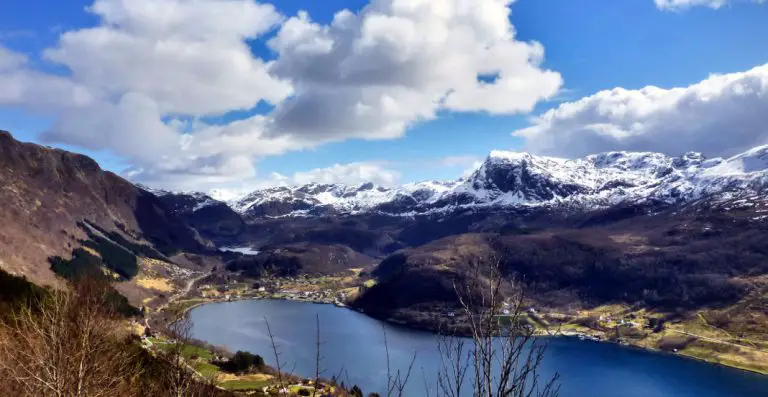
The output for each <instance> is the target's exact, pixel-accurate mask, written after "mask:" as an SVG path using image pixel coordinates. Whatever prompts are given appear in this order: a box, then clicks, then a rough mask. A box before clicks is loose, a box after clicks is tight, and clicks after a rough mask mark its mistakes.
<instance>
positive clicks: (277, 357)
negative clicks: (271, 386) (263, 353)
mask: <svg viewBox="0 0 768 397" xmlns="http://www.w3.org/2000/svg"><path fill="white" fill-rule="evenodd" d="M264 323H265V324H266V325H267V334H268V335H269V341H270V343H271V344H272V353H273V354H274V355H275V365H276V366H277V387H278V388H279V389H278V392H277V393H278V395H283V394H284V393H283V392H284V390H285V382H284V380H283V365H282V363H281V362H280V357H282V356H283V354H282V353H281V352H280V349H279V348H278V346H277V342H275V336H274V335H273V334H272V328H271V327H270V326H269V320H267V318H266V317H264Z"/></svg>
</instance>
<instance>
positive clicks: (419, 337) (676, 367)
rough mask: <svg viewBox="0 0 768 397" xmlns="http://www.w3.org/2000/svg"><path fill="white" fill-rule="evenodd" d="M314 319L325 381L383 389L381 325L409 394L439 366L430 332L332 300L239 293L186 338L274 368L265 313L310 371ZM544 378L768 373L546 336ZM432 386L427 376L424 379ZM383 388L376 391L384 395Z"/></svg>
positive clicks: (679, 382) (719, 377) (609, 388)
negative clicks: (405, 374)
mask: <svg viewBox="0 0 768 397" xmlns="http://www.w3.org/2000/svg"><path fill="white" fill-rule="evenodd" d="M317 315H319V316H320V330H321V340H322V342H323V345H322V355H323V356H324V361H323V364H322V368H324V369H325V373H324V375H325V376H326V377H328V378H330V377H331V376H332V375H333V374H335V373H338V372H339V371H340V370H341V369H342V368H343V369H346V376H345V377H343V378H342V379H344V380H346V379H347V378H348V379H349V383H350V384H357V385H359V386H360V387H361V388H362V390H363V391H364V392H365V393H366V394H367V393H370V392H374V391H376V392H379V393H381V392H383V391H384V390H385V389H386V373H387V372H386V351H385V348H384V345H383V341H384V336H383V335H384V332H383V329H386V335H387V340H388V342H389V351H390V361H391V365H392V368H393V369H395V368H400V369H402V370H403V371H405V370H407V367H408V364H409V363H410V361H411V358H412V356H413V354H414V352H416V354H417V357H416V363H415V365H414V370H413V375H412V381H411V382H410V384H409V386H410V387H409V393H408V394H407V396H408V397H416V396H422V395H423V394H424V377H425V376H426V377H427V378H431V379H434V378H435V376H436V371H437V368H438V367H439V364H440V356H439V353H438V351H437V337H436V336H435V335H434V334H432V333H428V332H421V331H414V330H410V329H407V328H402V327H397V326H393V325H390V324H386V323H384V322H381V321H378V320H376V319H373V318H370V317H368V316H365V315H363V314H360V313H357V312H355V311H352V310H348V309H344V308H338V307H335V306H331V305H316V304H312V303H303V302H292V301H278V300H247V301H237V302H227V303H214V304H209V305H204V306H201V307H198V308H195V309H194V310H192V311H191V312H190V317H191V319H192V322H193V324H194V325H193V329H192V331H193V335H194V337H195V338H197V339H201V340H204V341H207V342H209V343H212V344H215V345H220V346H226V347H227V348H228V349H229V350H231V351H233V352H234V351H237V350H247V351H250V352H252V353H255V354H259V355H262V356H263V357H264V359H265V360H266V362H267V363H269V364H272V365H274V364H275V360H274V357H273V355H272V354H271V353H270V352H271V351H272V347H271V344H270V340H269V336H268V333H267V329H266V325H265V321H264V318H265V317H266V318H267V319H268V320H269V324H270V327H271V328H272V333H273V334H274V335H276V342H277V344H278V348H279V349H280V351H281V354H282V356H281V362H282V363H285V364H284V367H287V369H288V370H290V369H294V372H295V373H296V374H298V375H301V376H305V377H314V374H315V353H316V343H315V341H316V327H315V318H316V316H317ZM547 342H548V348H547V353H546V358H545V361H544V363H543V364H542V367H543V368H542V377H543V378H544V379H549V378H550V377H551V376H552V374H554V373H556V372H557V373H559V374H560V384H561V392H560V396H562V397H583V396H590V397H649V396H654V397H666V396H669V397H694V396H695V397H742V396H743V397H768V377H766V376H761V375H757V374H753V373H749V372H745V371H740V370H736V369H731V368H725V367H719V366H715V365H710V364H707V363H703V362H699V361H695V360H691V359H686V358H682V357H677V356H674V355H668V354H659V353H653V352H647V351H642V350H638V349H634V348H628V347H623V346H619V345H615V344H609V343H598V342H590V341H580V340H578V339H575V338H547ZM431 384H434V380H433V381H432V382H431ZM382 395H383V394H382Z"/></svg>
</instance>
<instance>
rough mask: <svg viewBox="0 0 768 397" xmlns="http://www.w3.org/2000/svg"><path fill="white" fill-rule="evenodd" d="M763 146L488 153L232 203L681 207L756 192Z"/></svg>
mask: <svg viewBox="0 0 768 397" xmlns="http://www.w3.org/2000/svg"><path fill="white" fill-rule="evenodd" d="M766 159H768V146H763V147H758V148H755V149H752V150H750V151H748V152H745V153H742V154H739V155H737V156H734V157H731V158H728V159H722V158H713V159H706V158H705V157H704V156H702V155H701V154H699V153H687V154H684V155H682V156H679V157H670V156H667V155H664V154H660V153H631V152H610V153H602V154H597V155H592V156H587V157H584V158H581V159H573V160H568V159H560V158H552V157H544V156H534V155H531V154H528V153H513V152H502V151H493V152H492V153H491V154H490V155H489V156H488V158H487V159H486V160H485V162H484V163H483V164H482V165H481V166H480V167H479V168H478V169H477V170H475V171H474V172H473V173H472V174H471V175H470V176H468V177H466V178H461V179H458V180H455V181H446V182H440V181H428V182H421V183H413V184H407V185H404V186H401V187H396V188H386V187H381V186H376V185H374V184H371V183H366V184H362V185H358V186H345V185H333V184H309V185H304V186H292V187H275V188H270V189H263V190H258V191H255V192H253V193H251V194H249V195H247V196H246V197H244V198H242V199H240V200H237V201H234V202H231V203H230V206H231V207H232V208H233V209H234V210H235V211H236V212H238V213H240V214H241V215H243V217H244V218H245V219H246V220H255V219H263V218H279V217H312V216H323V215H355V214H364V213H368V214H374V213H375V214H383V215H394V216H418V215H441V214H442V215H450V214H452V213H456V212H457V211H464V210H473V209H482V208H498V209H504V208H533V207H541V208H550V209H553V210H555V211H559V212H561V213H568V212H585V211H587V212H588V211H596V210H601V209H606V208H610V207H612V206H617V205H627V204H630V203H632V204H638V203H648V204H651V203H656V204H664V205H680V204H686V203H691V202H694V201H696V200H700V199H702V198H706V197H720V198H722V199H728V198H730V197H732V196H733V195H738V194H744V193H760V192H762V191H763V190H764V189H765V187H766V182H768V160H766Z"/></svg>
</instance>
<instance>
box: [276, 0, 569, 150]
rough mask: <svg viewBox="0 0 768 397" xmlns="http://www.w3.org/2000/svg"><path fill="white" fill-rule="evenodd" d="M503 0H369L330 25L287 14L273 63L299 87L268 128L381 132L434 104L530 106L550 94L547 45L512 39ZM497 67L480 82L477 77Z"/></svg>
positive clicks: (431, 111)
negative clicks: (491, 77) (545, 66)
mask: <svg viewBox="0 0 768 397" xmlns="http://www.w3.org/2000/svg"><path fill="white" fill-rule="evenodd" d="M510 3H511V2H510V1H508V0H374V1H373V2H372V3H371V4H370V5H368V6H367V7H366V8H365V9H363V10H362V11H361V12H360V13H359V14H353V13H351V12H349V11H341V12H339V13H337V14H336V16H335V17H334V19H333V22H332V23H330V24H329V25H319V24H316V23H314V22H312V21H311V20H310V18H309V16H308V15H307V14H304V13H302V14H300V15H299V16H297V17H294V18H291V19H289V20H288V21H287V22H286V23H285V24H284V25H283V26H282V27H281V29H280V31H279V33H278V34H277V36H276V37H275V38H273V39H272V40H271V41H270V43H269V44H270V46H271V47H272V48H273V49H274V50H275V51H276V52H278V53H279V55H280V57H279V58H278V60H277V61H276V62H275V63H274V65H272V71H273V72H274V73H275V74H276V75H278V76H280V77H283V78H286V79H289V80H290V81H292V82H293V84H294V86H295V87H296V96H295V97H294V98H292V99H290V100H288V101H287V102H285V103H283V104H281V105H280V106H278V108H277V110H276V111H275V113H274V115H273V117H274V120H275V124H274V126H273V130H272V133H273V134H284V133H289V134H293V135H305V136H308V137H310V139H320V140H324V139H344V138H350V137H357V138H365V139H387V138H396V137H399V136H401V135H402V134H403V133H404V132H405V131H406V130H407V128H408V127H409V126H410V125H412V124H413V123H416V122H419V121H422V120H430V119H433V118H435V117H436V113H437V111H439V110H451V111H462V112H468V111H471V112H476V111H484V112H489V113H494V114H510V113H519V112H528V111H530V110H531V109H532V108H533V106H534V105H535V104H536V103H537V102H539V101H541V100H544V99H548V98H551V97H552V96H554V95H555V94H556V93H557V92H558V90H559V88H560V86H561V85H562V78H561V77H560V75H559V74H558V73H555V72H552V71H548V70H542V69H541V68H540V64H541V62H542V60H543V48H542V46H541V45H539V44H538V43H524V42H520V41H517V40H516V39H515V31H514V27H513V26H512V25H511V23H510V21H509V14H510V8H509V5H510ZM486 74H495V75H498V78H497V79H496V80H495V82H491V83H484V82H481V81H479V79H478V76H480V75H486Z"/></svg>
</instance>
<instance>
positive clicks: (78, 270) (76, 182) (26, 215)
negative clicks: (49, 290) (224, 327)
mask: <svg viewBox="0 0 768 397" xmlns="http://www.w3.org/2000/svg"><path fill="white" fill-rule="evenodd" d="M0 202H2V203H3V205H1V206H0V224H2V225H3V226H2V227H0V267H2V269H3V270H5V271H8V272H10V273H11V274H16V275H21V276H24V277H26V278H28V279H29V280H31V281H33V282H34V283H36V284H38V285H56V284H59V282H60V280H62V278H71V277H76V276H77V275H79V274H84V273H89V272H90V273H94V272H96V273H106V274H108V275H110V277H111V278H112V279H113V280H114V281H117V283H116V287H117V289H118V290H120V292H121V293H123V294H124V295H126V296H127V297H128V298H129V300H130V301H131V303H132V304H133V305H135V306H137V307H138V306H140V305H142V304H144V303H146V302H147V301H148V299H153V298H157V297H158V296H160V295H162V294H163V293H164V292H171V291H173V290H174V289H176V288H180V286H181V285H182V284H183V283H184V282H185V281H184V280H185V279H186V278H187V277H190V276H191V275H192V274H194V272H195V271H199V270H202V269H204V268H205V266H206V264H205V263H206V262H208V261H211V260H213V261H214V262H215V261H216V259H215V258H211V259H206V258H210V254H212V253H215V251H213V250H212V249H211V248H210V243H208V242H207V241H206V240H204V239H202V238H201V237H200V236H199V234H198V233H197V231H196V230H195V229H193V228H191V227H190V226H189V225H188V224H186V223H185V222H184V220H183V219H181V218H180V217H178V216H176V215H175V214H173V213H172V212H171V211H170V210H168V208H167V207H166V204H164V203H163V202H162V201H161V200H160V199H158V198H157V197H156V196H155V195H154V194H152V193H150V192H148V191H146V190H144V189H141V188H139V187H137V186H134V185H133V184H132V183H130V182H128V181H126V180H125V179H123V178H121V177H119V176H117V175H115V174H113V173H111V172H107V171H104V170H102V169H101V168H100V167H99V165H98V164H97V163H96V162H95V161H94V160H93V159H91V158H89V157H86V156H83V155H79V154H75V153H70V152H67V151H64V150H58V149H50V148H46V147H42V146H39V145H35V144H30V143H22V142H19V141H17V140H15V139H14V138H13V137H12V136H11V135H10V134H9V133H8V132H5V131H2V132H0ZM198 254H202V255H204V256H198ZM147 280H155V281H147ZM158 280H159V281H158ZM158 282H159V283H160V284H158Z"/></svg>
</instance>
